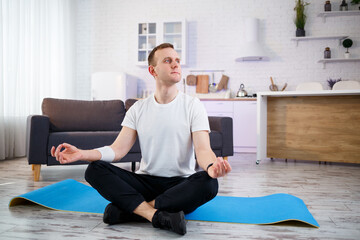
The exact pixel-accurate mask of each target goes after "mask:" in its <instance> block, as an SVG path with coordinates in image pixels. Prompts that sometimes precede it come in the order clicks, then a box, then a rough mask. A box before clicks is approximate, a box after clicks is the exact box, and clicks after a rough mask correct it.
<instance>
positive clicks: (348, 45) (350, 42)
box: [342, 38, 353, 58]
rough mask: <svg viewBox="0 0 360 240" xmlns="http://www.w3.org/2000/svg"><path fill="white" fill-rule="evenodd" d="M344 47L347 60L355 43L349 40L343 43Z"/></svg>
mask: <svg viewBox="0 0 360 240" xmlns="http://www.w3.org/2000/svg"><path fill="white" fill-rule="evenodd" d="M342 45H343V46H344V48H346V52H345V58H349V57H350V53H349V48H350V47H351V46H352V45H353V41H352V40H351V39H350V38H347V39H345V40H344V41H343V42H342Z"/></svg>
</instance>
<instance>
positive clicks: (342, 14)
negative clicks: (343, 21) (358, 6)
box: [318, 10, 360, 22]
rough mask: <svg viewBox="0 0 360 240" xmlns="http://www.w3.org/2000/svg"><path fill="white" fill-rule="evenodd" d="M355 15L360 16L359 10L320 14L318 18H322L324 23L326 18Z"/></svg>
mask: <svg viewBox="0 0 360 240" xmlns="http://www.w3.org/2000/svg"><path fill="white" fill-rule="evenodd" d="M355 15H360V11H359V10H350V11H330V12H321V13H319V14H318V17H322V18H323V22H326V17H337V16H355Z"/></svg>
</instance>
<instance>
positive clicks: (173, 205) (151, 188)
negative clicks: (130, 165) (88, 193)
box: [85, 161, 218, 213]
mask: <svg viewBox="0 0 360 240" xmlns="http://www.w3.org/2000/svg"><path fill="white" fill-rule="evenodd" d="M85 179H86V181H87V182H88V183H90V185H91V186H92V187H93V188H95V189H96V190H97V191H98V192H99V193H100V194H101V195H102V196H103V197H104V198H105V199H107V200H108V201H110V202H112V203H113V204H115V205H116V206H118V207H119V208H120V209H122V210H124V211H127V212H133V211H134V210H135V208H137V207H138V206H139V205H140V204H141V203H142V202H144V201H146V202H150V201H152V200H154V199H155V208H156V209H159V210H165V211H169V212H178V211H181V210H182V211H184V212H185V213H190V212H192V211H194V210H195V209H196V208H198V207H199V206H201V205H202V204H204V203H206V202H208V201H210V200H211V199H213V198H214V197H215V196H216V194H217V192H218V181H217V179H213V178H211V177H209V175H208V174H207V172H205V171H201V172H197V173H194V174H193V175H191V176H189V177H187V178H183V177H156V176H150V175H143V174H135V173H133V172H129V171H126V170H124V169H121V168H119V167H116V166H114V165H112V164H110V163H107V162H104V161H95V162H92V163H90V164H89V166H88V168H87V169H86V172H85Z"/></svg>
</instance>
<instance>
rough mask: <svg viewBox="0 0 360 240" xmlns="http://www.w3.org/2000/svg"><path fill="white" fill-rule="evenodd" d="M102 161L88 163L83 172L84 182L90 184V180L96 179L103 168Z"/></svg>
mask: <svg viewBox="0 0 360 240" xmlns="http://www.w3.org/2000/svg"><path fill="white" fill-rule="evenodd" d="M103 164H104V162H103V161H94V162H91V163H89V165H88V167H87V168H86V171H85V180H86V181H87V182H89V183H90V182H91V180H92V179H94V178H96V175H97V174H99V173H100V171H99V170H100V169H102V168H103Z"/></svg>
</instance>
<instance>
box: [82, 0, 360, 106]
mask: <svg viewBox="0 0 360 240" xmlns="http://www.w3.org/2000/svg"><path fill="white" fill-rule="evenodd" d="M309 2H310V3H311V4H310V5H309V6H307V15H308V21H307V24H306V26H305V29H306V34H307V36H313V35H317V36H318V35H338V34H346V35H349V36H350V38H351V39H352V40H353V41H354V45H353V47H352V48H351V49H350V52H351V54H352V56H353V57H357V58H360V16H350V17H328V18H327V19H326V23H323V21H322V18H320V17H317V14H318V12H321V11H323V9H324V3H325V1H324V0H309ZM331 2H332V9H333V10H337V9H338V6H339V4H340V2H341V1H340V0H337V1H331ZM347 2H349V1H347ZM77 3H78V4H77V14H78V15H77V30H78V31H77V33H78V34H77V82H76V87H77V89H76V93H77V98H79V99H90V76H91V73H93V72H98V71H123V72H126V73H128V74H131V75H134V76H136V77H138V79H139V82H138V93H139V94H141V92H142V90H144V89H147V90H150V91H153V90H154V87H155V85H154V80H153V78H152V77H151V76H150V74H149V73H148V72H147V68H146V67H139V66H137V65H136V57H137V55H136V53H137V52H136V48H137V45H136V44H137V42H136V37H137V35H136V34H137V24H138V23H139V22H144V21H151V20H153V19H162V20H165V21H166V20H167V19H182V18H185V19H186V20H187V21H188V50H189V51H188V65H187V66H185V67H183V77H186V75H187V74H189V70H190V69H223V70H225V74H227V75H228V76H230V82H229V87H230V88H231V89H232V90H233V92H236V91H237V89H238V87H239V85H240V83H244V84H245V86H246V88H247V90H248V91H249V92H251V93H253V92H257V91H266V90H268V86H269V84H270V80H269V77H270V76H272V77H273V78H274V80H275V81H276V83H277V84H278V85H280V86H282V85H283V84H284V83H288V85H289V86H288V90H294V89H295V88H296V85H297V84H298V83H300V82H306V81H318V82H320V83H322V84H323V86H324V88H325V89H327V83H326V80H327V79H328V78H329V77H330V78H342V79H348V80H360V62H349V63H332V64H327V65H326V69H323V67H322V64H320V63H317V61H318V60H319V59H322V58H323V52H324V49H325V47H330V48H331V52H332V57H333V58H339V57H343V53H344V52H345V49H344V48H343V47H342V46H339V44H338V40H313V41H301V42H299V45H298V47H296V44H295V42H293V41H291V40H290V39H291V38H292V37H294V36H295V26H294V23H293V17H294V11H293V8H294V4H295V1H293V0H277V1H268V0H253V1H248V0H196V1H195V0H182V1H181V0H174V1H165V0H152V1H148V0H131V1H121V0H78V2H77ZM349 7H350V8H352V9H355V8H357V7H358V6H356V7H355V6H351V5H350V6H349ZM247 17H256V18H259V19H260V42H261V43H263V44H264V46H265V49H266V50H267V51H268V52H269V53H270V61H268V62H235V58H236V57H237V56H238V55H237V51H239V45H240V43H241V42H242V41H243V39H244V20H245V18H247ZM220 77H221V75H220V74H216V77H215V78H216V80H217V81H218V80H220Z"/></svg>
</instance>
